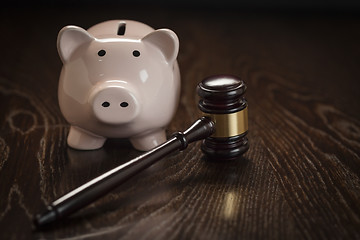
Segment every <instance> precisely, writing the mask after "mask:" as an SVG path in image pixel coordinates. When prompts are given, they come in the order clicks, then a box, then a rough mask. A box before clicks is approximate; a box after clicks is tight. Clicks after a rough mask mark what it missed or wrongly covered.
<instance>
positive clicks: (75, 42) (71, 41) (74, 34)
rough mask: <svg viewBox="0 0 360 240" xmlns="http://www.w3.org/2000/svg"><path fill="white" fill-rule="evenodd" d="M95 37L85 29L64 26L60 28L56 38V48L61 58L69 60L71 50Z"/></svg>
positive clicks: (65, 60)
mask: <svg viewBox="0 0 360 240" xmlns="http://www.w3.org/2000/svg"><path fill="white" fill-rule="evenodd" d="M94 39H95V38H94V37H93V36H91V35H90V34H89V33H88V32H87V31H86V30H84V29H82V28H81V27H76V26H66V27H64V28H63V29H61V30H60V32H59V35H58V38H57V49H58V52H59V55H60V58H61V60H62V61H63V62H64V63H65V62H67V61H69V59H70V57H71V55H72V54H73V52H74V51H75V50H76V49H77V48H78V47H79V46H81V45H82V44H85V43H89V42H91V41H92V40H94Z"/></svg>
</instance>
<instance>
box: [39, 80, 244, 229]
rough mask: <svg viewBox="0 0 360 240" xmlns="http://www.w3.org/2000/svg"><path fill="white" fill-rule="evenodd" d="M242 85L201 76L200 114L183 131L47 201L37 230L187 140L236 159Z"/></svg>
mask: <svg viewBox="0 0 360 240" xmlns="http://www.w3.org/2000/svg"><path fill="white" fill-rule="evenodd" d="M245 91H246V85H245V84H244V82H243V81H242V80H240V79H239V78H237V77H234V76H227V75H219V76H212V77H209V78H206V79H204V80H203V81H202V82H201V83H199V85H198V87H197V92H198V94H199V96H200V97H201V99H200V101H199V108H200V110H201V111H202V112H203V113H204V117H201V118H200V119H198V120H196V121H195V122H194V123H193V124H192V125H191V126H190V127H189V128H188V129H187V130H185V131H184V132H177V133H174V134H173V135H172V137H171V138H170V139H169V140H168V141H166V142H165V143H163V144H161V145H159V146H158V147H156V148H154V149H152V150H150V151H148V152H146V153H144V154H143V155H141V156H139V157H137V158H135V159H133V160H130V161H129V162H127V163H124V164H122V165H120V166H118V167H116V168H114V169H112V170H110V171H108V172H106V173H104V174H102V175H100V176H99V177H97V178H95V179H93V180H91V181H89V182H87V183H85V184H84V185H82V186H80V187H78V188H76V189H74V190H73V191H71V192H69V193H68V194H66V195H64V196H62V197H61V198H59V199H57V200H56V201H54V202H53V203H51V204H50V205H49V206H48V207H47V210H46V211H45V212H44V213H43V214H39V215H37V216H36V217H35V218H34V224H35V226H36V227H37V228H38V229H41V228H43V227H45V226H48V225H50V224H51V223H54V222H56V221H58V220H60V219H62V218H64V217H66V216H68V215H70V214H72V213H74V212H76V211H77V210H80V209H81V208H83V207H85V206H87V205H89V204H90V203H92V202H94V201H95V200H97V199H98V198H100V197H102V196H104V195H105V194H107V193H108V192H110V191H111V190H113V189H114V188H116V187H117V186H119V185H120V184H122V183H124V182H125V181H127V180H128V179H130V178H131V177H132V176H134V175H136V174H137V173H139V172H141V171H142V170H144V169H146V168H148V167H149V166H151V165H152V164H154V163H155V162H157V161H158V160H160V159H161V158H162V157H164V156H166V155H167V154H169V153H171V152H174V151H175V150H180V151H181V150H184V149H185V148H186V147H187V146H188V144H189V143H192V142H194V141H198V140H202V139H204V140H203V143H202V145H201V150H202V151H203V152H204V154H205V155H206V158H207V159H209V160H215V161H222V160H234V159H238V158H239V157H240V156H241V155H242V154H243V153H245V152H246V151H247V150H248V148H249V144H248V140H247V138H246V135H247V131H248V120H247V119H248V116H247V101H246V99H245V98H244V97H243V94H244V93H245Z"/></svg>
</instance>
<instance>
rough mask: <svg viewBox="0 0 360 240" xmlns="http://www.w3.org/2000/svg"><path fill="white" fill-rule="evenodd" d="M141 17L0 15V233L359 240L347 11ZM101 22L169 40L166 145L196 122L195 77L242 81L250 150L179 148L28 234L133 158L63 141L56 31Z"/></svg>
mask: <svg viewBox="0 0 360 240" xmlns="http://www.w3.org/2000/svg"><path fill="white" fill-rule="evenodd" d="M149 8H150V9H144V8H142V9H140V8H138V7H136V6H132V7H131V6H130V7H124V8H119V7H116V8H112V7H104V6H102V7H100V6H99V7H98V8H71V7H68V8H66V7H64V8H51V7H50V8H37V9H36V8H34V9H26V8H23V9H14V8H13V9H5V10H4V9H3V10H1V11H2V12H1V14H0V33H1V38H0V45H1V46H3V47H2V50H1V55H2V56H1V64H0V109H1V110H0V238H1V239H29V238H30V239H32V238H35V239H55V238H56V239H116V238H121V239H264V238H265V239H280V238H281V239H294V238H296V239H319V238H320V239H355V238H360V176H359V174H360V111H359V110H360V90H359V88H360V83H359V82H360V80H359V76H360V44H359V43H360V17H359V15H358V14H354V13H349V14H346V13H343V14H337V13H331V14H326V13H321V12H320V13H319V12H312V13H306V12H288V13H286V12H278V13H271V12H264V11H263V12H259V13H257V12H251V11H250V12H246V11H240V10H236V9H233V10H226V9H220V10H215V9H213V10H207V11H204V10H202V9H195V10H187V9H185V8H183V9H178V10H176V11H175V10H174V9H167V8H151V7H149ZM108 19H136V20H138V21H142V22H145V23H147V24H149V25H151V26H153V27H154V28H163V27H166V28H170V29H172V30H173V31H175V32H176V33H177V35H178V36H179V39H180V52H179V56H178V62H179V65H180V69H181V74H182V89H181V99H180V104H179V107H178V109H177V112H176V115H175V117H174V119H173V120H172V121H171V123H170V125H169V126H168V129H167V134H168V136H170V134H171V133H172V132H175V131H179V130H184V129H186V128H187V126H189V125H190V124H191V123H192V122H193V121H194V120H195V119H196V118H197V117H198V116H199V114H198V110H197V106H196V105H197V100H198V99H197V96H196V93H195V88H196V85H197V83H198V82H200V81H201V80H202V79H203V78H205V77H207V76H210V75H213V74H233V75H237V76H240V77H241V78H242V79H243V80H245V81H246V83H247V86H248V90H247V92H246V98H247V100H248V102H249V133H248V137H249V141H250V149H249V151H248V152H247V153H246V154H245V155H244V156H243V157H242V158H239V159H238V160H236V161H233V162H226V163H223V162H221V163H217V162H208V161H204V159H203V158H202V153H201V151H200V143H199V142H197V143H194V144H191V145H189V147H188V149H186V150H185V151H182V152H179V153H173V154H170V155H169V156H167V157H165V158H164V159H163V160H161V161H159V162H158V163H156V164H154V165H153V166H151V167H150V168H148V169H147V170H145V171H143V172H141V173H139V174H138V175H137V176H135V177H134V178H133V179H131V180H130V181H128V182H126V183H125V184H123V185H121V186H119V187H118V188H116V189H115V190H114V191H112V192H111V193H110V194H108V195H106V196H104V197H103V198H101V199H100V200H98V201H96V202H94V203H92V204H91V205H89V206H88V207H86V208H84V209H82V210H81V211H79V212H77V213H76V214H75V215H73V216H71V217H69V218H68V219H66V220H65V221H63V222H61V223H59V224H56V225H55V226H52V227H51V228H49V229H46V230H43V231H37V230H34V229H33V228H32V224H31V223H32V217H33V216H34V215H35V214H37V213H39V212H42V211H43V210H44V208H45V207H46V205H47V204H49V203H51V202H52V201H53V200H55V199H56V198H58V197H60V196H62V195H63V194H65V193H67V192H69V191H70V190H72V189H74V188H76V187H78V186H80V185H81V184H83V183H85V182H87V181H88V180H90V179H92V178H94V177H96V176H98V175H100V174H101V173H104V172H106V171H108V170H110V169H112V168H114V167H116V166H118V165H119V164H121V163H124V162H127V161H129V160H130V159H132V158H133V157H136V156H138V155H140V152H138V151H136V150H134V149H133V148H132V147H131V145H130V144H129V142H128V141H127V140H124V139H121V140H117V139H112V140H108V141H107V142H106V144H105V146H104V147H103V148H102V149H100V150H96V151H76V150H73V149H70V148H68V147H67V145H66V137H67V134H68V130H69V125H68V124H67V122H66V121H65V119H64V118H63V117H62V115H61V112H60V109H59V106H58V101H57V85H58V77H59V73H60V69H61V61H60V59H59V57H58V54H57V50H56V38H57V33H58V31H59V30H60V29H61V28H62V27H63V26H65V25H69V24H74V25H78V26H81V27H83V28H88V27H90V26H92V25H94V24H96V23H98V22H101V21H105V20H108Z"/></svg>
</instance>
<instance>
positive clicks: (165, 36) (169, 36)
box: [142, 29, 179, 63]
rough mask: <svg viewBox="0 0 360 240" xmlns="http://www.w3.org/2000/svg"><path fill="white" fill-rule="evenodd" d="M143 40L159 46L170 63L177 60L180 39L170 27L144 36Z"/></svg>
mask: <svg viewBox="0 0 360 240" xmlns="http://www.w3.org/2000/svg"><path fill="white" fill-rule="evenodd" d="M142 41H143V42H145V43H150V44H152V45H155V46H156V47H157V48H159V49H160V50H161V52H162V53H163V54H164V56H165V59H166V61H167V62H168V63H172V62H174V61H175V60H176V57H177V55H178V52H179V39H178V37H177V36H176V34H175V33H174V32H173V31H171V30H169V29H159V30H156V31H154V32H151V33H149V34H148V35H146V36H145V37H143V38H142Z"/></svg>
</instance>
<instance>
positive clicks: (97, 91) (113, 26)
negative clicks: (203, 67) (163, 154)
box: [57, 20, 180, 151]
mask: <svg viewBox="0 0 360 240" xmlns="http://www.w3.org/2000/svg"><path fill="white" fill-rule="evenodd" d="M57 47H58V52H59V55H60V58H61V60H62V62H63V64H64V65H63V68H62V71H61V75H60V81H59V90H58V97H59V104H60V109H61V112H62V114H63V115H64V117H65V119H66V120H67V121H68V122H69V123H70V124H71V127H70V132H69V135H68V139H67V142H68V145H69V146H70V147H72V148H75V149H82V150H90V149H97V148H101V147H102V146H103V144H104V142H105V140H106V139H107V138H130V141H131V143H132V145H133V146H134V147H135V148H136V149H138V150H142V151H146V150H149V149H151V148H153V147H156V146H157V145H159V144H161V143H163V142H165V141H166V135H165V130H164V128H165V126H166V125H167V124H168V123H169V122H170V121H171V119H172V117H173V116H174V114H175V111H176V107H177V104H178V99H179V93H180V73H179V67H178V64H177V61H176V57H177V54H178V50H179V40H178V38H177V36H176V34H175V33H174V32H172V31H171V30H169V29H159V30H154V29H153V28H151V27H149V26H147V25H145V24H143V23H140V22H136V21H130V20H114V21H107V22H103V23H100V24H97V25H95V26H93V27H91V28H90V29H88V30H87V31H86V30H84V29H82V28H80V27H76V26H66V27H64V28H63V29H62V30H61V31H60V32H59V35H58V41H57Z"/></svg>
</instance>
